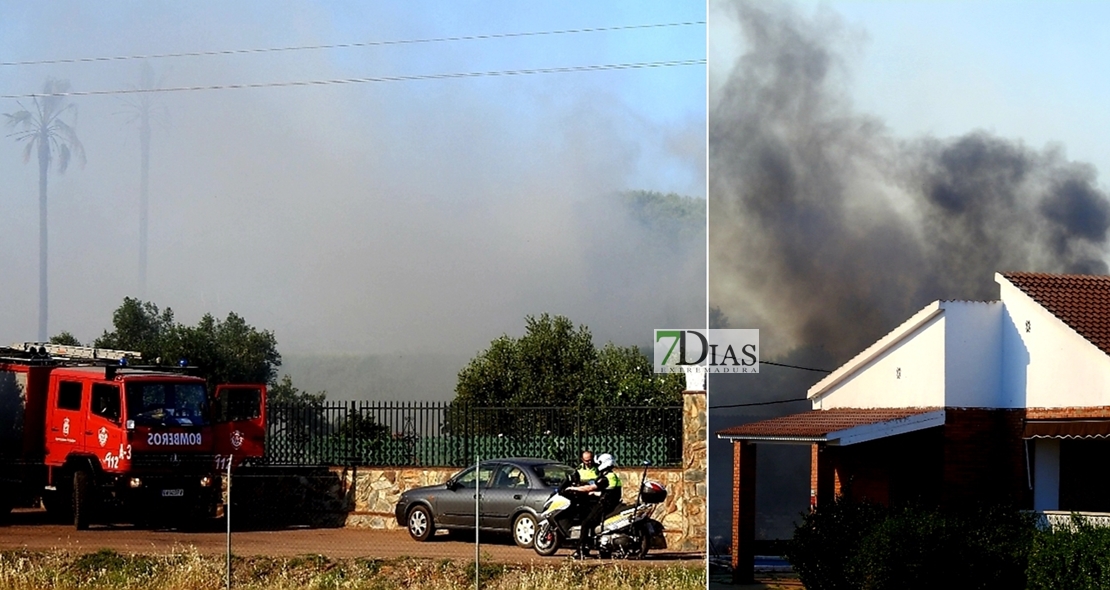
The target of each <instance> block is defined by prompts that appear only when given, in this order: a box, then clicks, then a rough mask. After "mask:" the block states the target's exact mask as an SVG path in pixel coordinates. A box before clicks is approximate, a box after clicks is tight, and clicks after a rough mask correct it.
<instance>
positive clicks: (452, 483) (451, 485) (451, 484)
mask: <svg viewBox="0 0 1110 590" xmlns="http://www.w3.org/2000/svg"><path fill="white" fill-rule="evenodd" d="M445 485H446V486H447V489H449V490H451V491H452V492H453V491H455V490H457V489H459V482H458V481H456V480H454V479H449V480H447V482H446V483H445Z"/></svg>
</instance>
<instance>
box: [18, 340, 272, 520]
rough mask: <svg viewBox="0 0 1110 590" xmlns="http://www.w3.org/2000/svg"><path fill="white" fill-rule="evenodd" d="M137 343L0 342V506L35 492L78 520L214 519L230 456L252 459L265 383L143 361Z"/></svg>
mask: <svg viewBox="0 0 1110 590" xmlns="http://www.w3.org/2000/svg"><path fill="white" fill-rule="evenodd" d="M140 361H141V355H139V354H138V353H136V352H130V351H121V350H106V349H98V348H92V347H80V346H62V345H51V344H39V343H21V344H15V345H12V346H10V347H6V348H5V347H0V514H7V513H8V512H9V511H10V510H11V507H12V506H13V505H15V504H16V503H20V502H30V501H33V500H34V499H36V498H41V500H42V504H43V505H44V506H45V507H46V509H47V510H48V511H49V512H51V513H54V514H56V515H61V516H62V517H64V518H65V519H66V520H72V522H73V523H74V525H75V526H76V527H77V528H78V529H84V528H87V527H88V526H89V523H90V522H98V521H103V522H110V521H115V520H123V521H132V522H145V521H148V520H159V521H160V520H176V519H180V520H182V521H185V522H188V521H192V522H199V518H200V517H215V516H216V513H217V511H218V508H219V506H220V503H221V496H222V494H221V491H220V490H221V474H223V473H226V471H227V468H228V464H229V463H232V464H233V466H234V465H237V464H239V463H240V462H242V461H243V460H244V459H249V458H253V457H261V456H262V453H263V440H264V436H265V421H266V414H265V411H266V387H265V386H264V385H220V386H218V387H216V389H215V392H214V394H210V393H209V391H208V387H207V384H206V383H205V381H204V379H201V378H199V377H195V376H190V375H188V374H185V373H184V372H175V371H173V370H169V369H158V368H141V367H138V366H136V365H138V363H139V362H140Z"/></svg>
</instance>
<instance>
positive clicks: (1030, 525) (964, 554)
mask: <svg viewBox="0 0 1110 590" xmlns="http://www.w3.org/2000/svg"><path fill="white" fill-rule="evenodd" d="M1035 530H1036V529H1035V519H1034V517H1032V516H1029V515H1026V514H1024V513H1022V512H1020V511H1018V510H1015V509H1009V508H1001V507H991V508H982V509H978V510H970V511H965V512H958V513H942V512H939V511H936V510H932V509H926V508H921V507H914V506H905V507H899V508H893V509H891V508H886V507H882V506H877V505H873V504H857V503H851V502H845V501H838V502H835V503H833V504H832V505H830V506H826V507H823V508H822V509H821V510H818V511H817V512H815V513H813V514H809V515H806V516H805V517H804V520H803V522H802V524H801V525H800V526H799V527H798V529H797V530H796V531H795V533H794V538H793V540H792V542H791V544H790V547H789V549H788V551H787V558H788V559H789V560H790V562H791V564H793V566H794V569H795V571H796V572H798V574H799V577H800V578H801V581H802V583H803V584H805V586H806V588H810V589H811V590H840V589H859V590H887V589H898V590H903V589H913V588H922V589H930V590H932V589H936V588H953V587H958V588H969V589H977V590H979V589H981V590H993V589H996V588H997V589H1000V590H1011V589H1014V588H1022V587H1023V586H1024V585H1025V568H1026V562H1027V557H1028V553H1029V547H1030V545H1031V543H1032V539H1033V535H1034V534H1035Z"/></svg>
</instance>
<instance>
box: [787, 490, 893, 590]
mask: <svg viewBox="0 0 1110 590" xmlns="http://www.w3.org/2000/svg"><path fill="white" fill-rule="evenodd" d="M884 512H885V510H884V509H883V508H882V507H880V506H877V505H874V504H857V503H853V502H843V501H837V502H834V503H832V504H830V505H828V506H823V507H822V508H821V509H820V510H818V511H816V512H812V513H809V514H806V515H804V516H803V518H802V524H801V525H799V526H798V528H797V529H795V531H794V538H793V540H792V541H791V542H790V544H789V546H788V547H787V550H786V556H785V557H786V559H788V560H789V561H790V563H791V565H793V567H794V571H795V572H797V573H798V577H799V578H800V579H801V582H802V584H803V585H805V587H806V588H807V589H808V590H853V589H855V588H858V585H857V584H856V583H855V581H854V580H853V579H852V576H851V573H850V572H849V567H850V563H851V562H852V561H853V559H854V558H855V555H856V553H857V551H858V549H859V546H860V543H861V542H862V541H863V538H864V537H865V536H866V535H867V534H868V533H869V532H870V531H871V530H872V529H873V528H874V527H875V526H876V525H877V524H878V523H879V522H881V521H882V520H883V518H884V516H885V514H884Z"/></svg>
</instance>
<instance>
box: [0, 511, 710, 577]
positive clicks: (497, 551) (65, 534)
mask: <svg viewBox="0 0 1110 590" xmlns="http://www.w3.org/2000/svg"><path fill="white" fill-rule="evenodd" d="M231 542H232V547H231V550H232V553H234V554H235V555H244V556H245V555H268V556H273V557H281V556H294V555H306V554H321V555H326V556H328V557H332V558H351V557H373V558H387V559H388V558H396V557H427V558H434V559H473V558H474V541H473V538H471V540H470V541H461V540H455V539H451V538H448V537H446V536H444V535H438V536H436V537H435V538H434V540H433V541H430V542H427V543H417V542H416V541H413V540H412V538H410V537H409V535H408V533H407V532H405V531H382V530H369V529H342V528H336V529H321V528H317V529H309V528H299V529H284V530H277V531H233V533H232V541H231ZM190 547H193V548H196V550H197V551H200V552H201V553H224V552H225V551H226V549H227V534H226V532H219V531H212V532H183V531H176V530H148V529H139V528H136V527H132V526H126V525H118V526H95V525H94V526H93V527H91V528H90V529H89V530H87V531H77V530H75V529H74V528H73V526H71V525H60V524H52V523H50V522H49V521H48V519H47V518H46V514H45V512H42V511H40V510H17V511H16V512H14V513H13V514H12V516H11V518H10V520H9V523H8V524H6V525H3V526H0V550H6V549H32V550H45V549H63V550H70V551H80V552H91V551H96V550H99V549H114V550H116V551H119V552H121V553H168V552H172V551H175V550H178V551H179V550H182V549H187V548H190ZM480 551H481V555H482V559H484V560H488V561H491V562H499V563H523V564H528V563H557V562H559V561H560V560H563V559H566V558H567V557H569V555H570V551H568V550H565V549H563V550H560V551H559V553H558V554H557V555H555V556H553V557H547V558H545V557H540V556H539V555H536V553H535V552H534V551H532V550H531V549H521V548H519V547H517V546H516V545H514V544H513V543H512V541H511V540H509V539H508V538H505V537H497V538H494V539H490V540H489V541H488V542H487V540H486V539H484V538H483V539H482V543H481V545H480ZM704 559H705V558H704V555H701V554H697V553H681V552H674V551H660V552H653V553H652V554H651V555H650V556H649V559H647V560H645V561H642V562H636V561H628V562H622V563H628V564H636V563H642V564H644V565H652V564H654V565H674V564H687V565H698V564H700V563H704Z"/></svg>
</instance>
